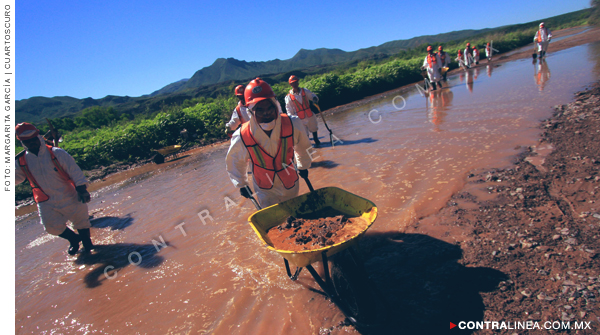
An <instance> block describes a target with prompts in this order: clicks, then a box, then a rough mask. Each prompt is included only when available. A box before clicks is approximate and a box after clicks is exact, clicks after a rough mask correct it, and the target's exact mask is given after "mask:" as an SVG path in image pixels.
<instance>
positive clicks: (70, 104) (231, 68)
mask: <svg viewBox="0 0 600 335" xmlns="http://www.w3.org/2000/svg"><path fill="white" fill-rule="evenodd" d="M589 13H590V10H589V9H584V10H580V11H577V12H572V13H567V14H563V15H558V16H555V17H552V18H547V19H544V21H546V22H547V23H548V24H549V26H551V27H558V26H560V25H561V24H562V23H565V22H572V21H575V20H579V19H582V20H583V19H585V18H587V17H588V16H589ZM538 23H539V20H536V21H532V22H528V23H523V24H515V25H510V26H504V27H498V28H493V29H480V30H461V31H453V32H449V33H443V34H438V35H426V36H418V37H414V38H411V39H407V40H396V41H391V42H386V43H383V44H381V45H379V46H373V47H370V48H364V49H359V50H356V51H351V52H347V51H343V50H340V49H327V48H319V49H315V50H306V49H300V50H299V51H298V52H297V53H296V54H295V55H294V57H292V58H290V59H287V60H279V59H274V60H270V61H266V62H246V61H242V60H237V59H234V58H219V59H217V60H215V62H214V63H213V64H212V65H210V66H207V67H204V68H202V69H200V70H198V71H196V73H194V75H193V76H192V77H191V78H190V79H182V80H179V81H177V82H174V83H171V84H169V85H166V86H165V87H163V88H161V89H159V90H156V91H154V92H152V93H151V94H149V95H143V96H141V97H128V96H125V97H120V96H110V95H109V96H106V97H104V98H102V99H92V98H85V99H76V98H72V97H66V96H65V97H53V98H46V97H32V98H29V99H23V100H17V101H16V103H15V104H16V117H15V119H16V122H23V121H29V122H40V121H43V119H44V118H45V117H47V118H58V117H64V116H70V115H74V114H77V113H78V112H79V111H81V110H83V109H85V108H87V107H92V106H105V107H115V108H116V109H117V110H118V111H119V112H121V113H129V114H132V115H135V114H137V113H147V112H154V111H157V110H160V109H161V107H163V106H165V105H176V104H181V103H182V102H183V101H185V100H186V99H191V98H197V97H202V96H204V97H217V96H219V95H228V94H231V91H232V89H233V87H234V86H233V85H238V84H243V83H246V82H247V81H248V80H249V79H251V78H253V77H256V76H262V77H263V79H267V78H269V79H270V80H272V81H273V80H274V81H281V80H285V78H287V77H289V75H290V74H296V75H299V74H302V73H304V74H311V73H312V74H314V73H323V72H324V71H328V69H331V68H332V67H333V66H353V64H355V63H357V62H359V61H361V60H364V59H374V60H377V59H381V58H386V57H389V56H391V55H394V54H396V53H398V52H401V51H403V50H408V49H411V48H415V47H418V46H423V45H424V44H438V43H445V42H449V41H456V40H465V39H468V38H475V37H477V36H478V35H482V34H487V33H495V32H500V31H501V32H505V33H506V32H510V31H515V30H518V29H523V28H529V27H535V26H537V24H538ZM301 77H303V76H301Z"/></svg>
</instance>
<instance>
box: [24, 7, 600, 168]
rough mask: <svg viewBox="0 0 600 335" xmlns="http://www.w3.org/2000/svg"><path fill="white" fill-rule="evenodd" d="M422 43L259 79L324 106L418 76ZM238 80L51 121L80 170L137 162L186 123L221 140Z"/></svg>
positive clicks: (554, 21)
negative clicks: (309, 94)
mask: <svg viewBox="0 0 600 335" xmlns="http://www.w3.org/2000/svg"><path fill="white" fill-rule="evenodd" d="M589 13H590V11H589V10H584V11H579V12H574V13H570V14H565V15H561V16H557V17H554V18H550V19H546V20H545V22H546V23H547V25H548V26H549V27H550V28H551V29H553V30H556V29H560V28H566V27H571V26H578V25H582V24H585V23H586V22H587V21H586V20H587V19H588V17H589ZM537 25H538V22H531V23H527V24H521V25H515V26H508V27H502V28H497V29H493V30H486V31H485V32H484V33H481V34H478V35H474V36H470V37H469V38H468V41H469V42H471V44H472V45H476V46H477V47H478V48H480V50H481V51H482V52H483V47H484V45H485V43H487V42H488V41H490V40H493V41H494V47H495V48H496V49H498V50H500V52H506V51H509V50H513V49H515V48H518V47H521V46H524V45H527V44H529V43H531V42H532V39H533V35H534V34H535V30H536V29H537ZM466 42H467V39H458V40H455V41H453V42H449V43H444V44H443V45H444V47H445V50H446V51H447V52H448V53H449V54H450V56H451V58H452V59H454V58H455V57H456V53H457V50H458V49H459V48H464V45H465V43H466ZM428 43H430V44H432V45H434V46H437V45H438V44H440V43H431V42H428ZM426 47H427V44H421V45H419V46H417V47H414V48H412V49H408V50H402V51H400V52H398V53H396V54H394V55H392V56H381V57H379V56H376V57H370V58H367V59H362V60H360V61H357V60H353V61H350V62H346V63H342V64H335V65H328V66H319V67H313V68H309V69H305V70H303V71H290V72H285V73H279V74H276V75H263V76H262V78H263V79H265V80H266V81H267V82H269V83H270V84H271V85H272V86H273V89H274V91H275V93H276V94H277V98H278V100H279V101H280V102H281V103H282V107H283V103H284V97H285V95H286V94H287V92H288V90H289V85H288V84H287V78H288V77H289V75H290V74H295V75H297V76H299V77H301V78H303V79H302V81H301V85H302V86H304V87H307V88H309V89H310V90H311V91H313V92H314V93H316V94H317V95H318V96H319V97H320V101H321V103H320V105H321V107H322V108H324V109H326V108H331V107H334V106H338V105H340V104H344V103H348V102H351V101H355V100H358V99H361V98H364V97H365V96H369V95H373V94H377V93H380V92H383V91H387V90H390V89H394V88H397V87H399V86H402V85H405V84H409V83H413V82H416V81H420V80H421V78H422V77H421V74H420V66H421V65H422V63H423V58H424V56H425V54H426V52H425V50H426ZM456 66H457V64H456V63H455V62H453V63H452V64H451V67H456ZM242 83H244V84H245V83H246V81H232V82H228V83H225V84H220V85H216V86H209V87H204V88H201V89H198V90H197V91H195V93H193V94H192V93H190V94H187V95H186V94H179V95H170V96H165V97H163V98H161V99H162V100H160V101H159V102H157V101H154V100H152V101H154V102H153V103H152V104H147V105H143V104H142V105H140V104H139V102H138V105H128V106H129V107H127V108H117V107H114V106H97V105H94V106H90V107H87V108H85V109H83V111H81V112H80V113H78V114H77V115H76V116H75V117H62V118H54V119H52V122H53V124H54V126H55V127H56V128H58V129H59V130H60V132H61V133H62V134H63V137H64V142H63V143H62V146H63V148H65V149H66V150H67V151H69V153H70V154H71V155H72V156H73V157H74V158H75V159H76V161H77V162H78V164H79V165H80V166H81V167H82V168H83V169H92V168H95V167H99V166H102V165H110V164H112V163H115V162H134V161H136V160H139V159H146V158H150V157H151V156H152V155H153V154H154V150H155V149H158V148H161V147H164V146H168V145H173V144H178V142H181V138H180V136H179V132H180V131H181V130H183V129H184V128H185V129H187V130H188V133H189V134H192V135H193V136H192V138H191V141H193V142H195V143H198V144H208V143H211V142H215V141H218V140H222V139H225V138H226V137H225V134H224V133H223V130H224V127H225V126H224V123H225V122H226V120H228V119H229V117H230V116H231V111H232V110H233V108H234V107H235V104H236V103H237V101H236V100H235V98H234V97H233V96H232V95H231V92H232V91H233V87H235V85H237V84H242ZM145 99H150V98H148V97H146V98H145ZM113 100H114V99H113ZM127 103H131V102H130V101H129V102H127ZM38 125H40V128H41V129H42V131H43V132H45V131H46V130H47V129H48V127H47V126H46V125H41V124H38ZM17 151H19V150H18V149H17Z"/></svg>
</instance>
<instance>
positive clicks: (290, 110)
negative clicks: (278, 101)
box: [285, 87, 319, 116]
mask: <svg viewBox="0 0 600 335" xmlns="http://www.w3.org/2000/svg"><path fill="white" fill-rule="evenodd" d="M302 90H304V92H305V94H306V98H307V99H310V100H312V101H314V102H316V103H318V102H319V97H318V96H317V95H316V94H314V93H313V92H311V91H310V90H309V89H308V88H304V87H301V88H300V92H299V93H298V94H296V93H294V90H293V89H291V90H290V92H289V93H290V94H293V95H294V98H296V102H298V104H300V105H301V104H302V103H303V101H302ZM285 110H286V112H287V114H288V115H289V116H296V115H297V111H296V106H295V105H294V103H293V102H292V99H291V98H290V96H289V95H286V96H285Z"/></svg>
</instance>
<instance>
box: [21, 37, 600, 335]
mask: <svg viewBox="0 0 600 335" xmlns="http://www.w3.org/2000/svg"><path fill="white" fill-rule="evenodd" d="M599 57H600V47H599V46H598V45H597V44H588V45H583V46H579V47H573V48H570V49H566V50H562V51H559V52H556V53H551V54H550V55H549V56H548V57H547V60H546V62H545V63H542V64H540V63H539V62H538V63H536V64H532V61H531V59H522V60H516V61H512V62H509V63H501V64H497V65H493V64H492V65H489V66H486V65H485V64H484V65H482V66H480V67H479V68H476V69H471V70H469V71H468V72H464V73H460V74H457V75H453V76H450V77H449V82H448V85H447V86H446V87H445V88H444V89H443V90H442V91H441V92H438V93H436V94H433V95H432V96H431V97H428V98H425V97H423V96H421V95H420V94H419V91H418V90H417V89H416V88H414V87H409V88H407V89H406V90H402V91H400V92H399V93H398V95H388V96H386V97H381V98H380V99H375V100H372V101H370V102H369V103H368V104H365V105H363V106H360V107H356V108H354V109H349V110H346V111H343V112H340V113H336V114H333V115H328V118H327V121H328V124H329V126H330V128H332V129H333V130H334V133H335V135H336V137H337V138H339V142H337V143H336V145H335V147H334V148H332V147H331V146H329V145H328V144H327V143H326V141H327V138H328V136H326V132H325V130H324V127H323V126H322V125H321V129H320V134H321V136H322V142H325V145H324V147H323V148H320V149H317V150H316V151H315V153H314V154H313V158H314V162H313V167H312V168H311V169H310V178H311V181H312V184H313V185H314V186H315V187H316V188H319V187H325V186H337V187H340V188H343V189H345V190H347V191H349V192H352V193H354V194H357V195H359V196H361V197H364V198H367V199H370V200H372V201H373V202H375V204H376V205H377V206H378V209H379V216H378V218H377V221H376V222H375V224H374V225H373V226H372V227H371V228H370V230H369V232H368V233H367V236H366V237H365V238H367V237H368V236H369V234H379V235H381V234H385V233H388V232H403V231H406V229H407V227H409V226H412V224H413V223H415V222H416V220H417V219H419V218H423V217H426V216H428V215H430V214H433V213H435V212H437V211H438V210H439V209H440V208H441V207H442V206H443V205H444V204H445V203H446V202H447V200H448V199H449V198H450V196H451V195H452V194H453V193H455V192H456V191H457V190H459V189H460V188H461V187H462V186H463V185H464V184H465V180H466V177H467V174H468V172H469V171H471V170H474V169H479V168H484V167H503V166H506V165H507V164H509V162H510V160H511V158H512V157H514V156H515V155H516V154H518V153H520V152H522V151H523V150H525V148H527V147H529V146H534V145H535V144H536V143H537V138H538V135H539V130H538V128H537V125H538V124H539V121H540V120H541V119H544V118H546V117H549V116H550V115H551V113H552V109H551V107H552V106H553V105H557V104H564V103H568V102H569V101H570V100H571V97H572V94H573V93H574V92H575V91H577V90H580V89H582V88H583V87H585V86H586V85H588V84H590V83H591V82H593V81H595V80H597V79H598V77H599V71H598V69H599V68H600V67H599V66H598V59H599ZM543 149H544V148H540V150H543ZM226 151H227V145H226V144H223V145H217V146H215V147H212V148H208V149H202V150H198V152H197V153H195V154H194V155H190V156H188V157H185V158H182V159H180V160H179V161H178V162H174V163H172V164H170V165H168V166H165V167H164V168H160V169H149V170H148V171H147V172H145V173H143V174H139V175H137V176H135V177H132V178H129V179H127V180H125V181H124V182H120V183H117V184H112V185H106V186H104V187H103V188H100V189H99V190H98V191H96V192H94V194H93V199H92V202H91V203H90V206H89V207H90V214H93V216H94V219H93V220H92V225H93V228H92V234H93V238H94V241H95V242H96V243H97V244H98V250H97V252H96V253H95V254H94V255H91V256H86V257H84V256H81V255H78V256H68V255H67V253H66V249H67V242H65V241H64V240H62V239H60V238H54V237H51V236H49V235H47V234H45V233H44V231H43V228H42V226H41V225H40V224H39V223H38V221H39V220H38V218H37V217H29V218H27V219H25V220H23V221H20V222H17V224H16V269H15V271H16V313H15V323H16V329H17V333H19V334H26V333H35V334H53V333H67V334H87V333H108V334H135V333H139V334H146V333H158V334H189V333H210V334H267V333H268V334H292V333H293V334H318V333H324V332H328V329H329V328H330V327H332V326H336V325H337V324H338V323H339V322H340V321H342V320H343V319H344V317H343V315H342V314H341V312H340V311H339V310H338V309H337V308H336V307H335V306H334V305H332V304H331V303H330V302H329V301H327V300H325V299H324V298H323V297H322V295H319V294H318V293H315V292H313V291H311V290H309V288H317V285H316V284H315V282H314V280H313V279H312V278H311V277H310V275H309V274H308V273H307V272H303V273H302V274H301V275H300V278H299V279H298V281H296V282H292V281H290V280H289V279H288V278H287V275H286V273H285V268H284V267H283V261H282V259H281V257H280V256H278V255H276V254H274V253H272V252H270V251H269V250H267V248H265V247H264V246H263V245H261V244H260V243H259V242H258V239H257V237H256V235H255V233H254V232H253V231H252V230H251V228H250V226H249V225H248V223H247V222H246V220H247V217H248V216H249V215H250V214H251V213H252V212H253V211H254V209H253V208H254V207H253V206H252V204H251V203H250V202H248V201H247V200H244V199H243V198H241V197H240V196H239V194H238V192H237V191H236V190H235V189H234V187H233V186H232V184H231V182H230V181H229V180H228V178H227V175H226V173H225V170H224V168H225V162H224V157H225V154H226ZM301 192H302V193H304V192H307V188H306V186H305V185H302V187H301ZM424 222H427V226H426V227H420V228H419V229H420V230H419V231H420V232H421V233H423V232H426V233H427V234H428V235H430V236H431V237H432V238H435V239H439V240H440V241H444V242H447V243H449V244H454V243H456V242H460V241H461V240H462V237H461V233H462V232H461V231H460V227H455V228H448V227H447V226H446V227H444V228H443V229H441V228H437V227H436V225H435V222H428V221H426V220H425V221H424ZM411 231H414V228H411ZM383 263H385V262H383ZM383 271H384V269H381V271H377V272H383ZM399 284H400V285H401V284H402V283H399ZM444 322H445V320H444ZM334 332H338V333H341V332H354V330H353V329H352V328H350V327H345V328H336V329H334Z"/></svg>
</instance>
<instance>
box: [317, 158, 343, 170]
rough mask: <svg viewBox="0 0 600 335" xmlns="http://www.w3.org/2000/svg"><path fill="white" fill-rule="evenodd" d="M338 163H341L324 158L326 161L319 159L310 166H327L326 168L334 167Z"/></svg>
mask: <svg viewBox="0 0 600 335" xmlns="http://www.w3.org/2000/svg"><path fill="white" fill-rule="evenodd" d="M338 165H339V164H338V163H336V162H334V161H330V160H324V161H319V162H312V164H311V165H310V167H311V168H319V167H320V168H325V169H333V168H335V167H336V166H338Z"/></svg>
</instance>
